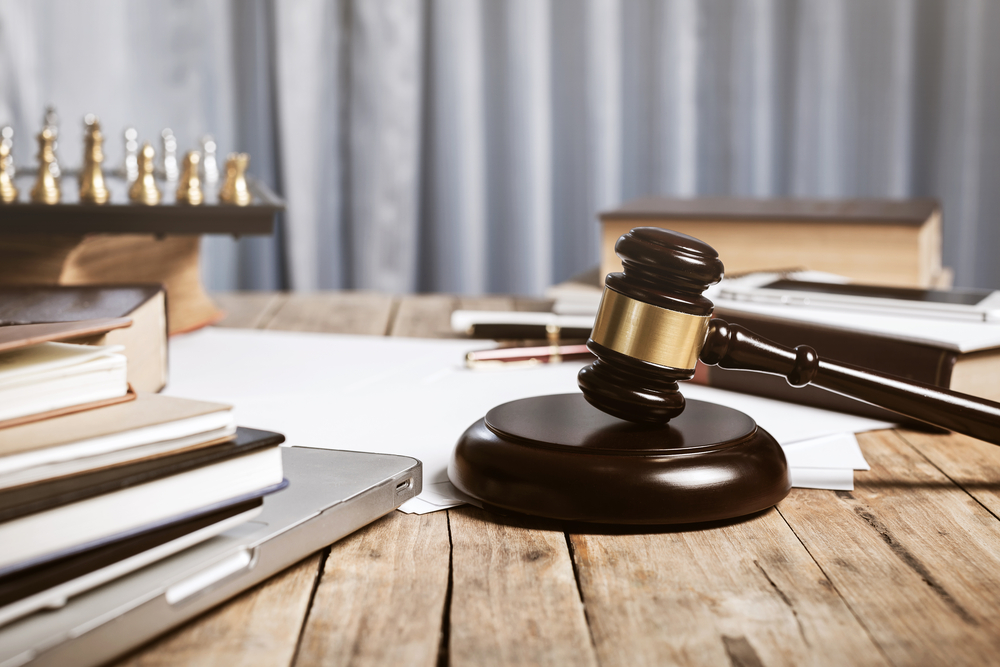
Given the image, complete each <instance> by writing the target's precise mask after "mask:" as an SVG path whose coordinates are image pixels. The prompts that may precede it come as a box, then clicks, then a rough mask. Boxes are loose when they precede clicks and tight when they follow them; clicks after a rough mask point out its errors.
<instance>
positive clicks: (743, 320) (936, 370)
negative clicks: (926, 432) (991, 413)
mask: <svg viewBox="0 0 1000 667" xmlns="http://www.w3.org/2000/svg"><path fill="white" fill-rule="evenodd" d="M714 316H715V317H720V318H722V319H724V320H726V321H727V322H730V323H732V324H739V325H742V326H744V327H746V328H748V329H750V330H751V331H753V332H754V333H756V334H759V335H761V336H763V337H764V338H768V339H770V340H772V341H774V342H775V343H779V344H781V345H786V346H788V347H795V346H796V345H809V346H810V347H812V348H814V349H815V350H816V352H817V353H818V354H819V355H820V357H821V358H824V359H830V360H835V361H842V362H844V363H848V364H853V365H855V366H862V367H864V368H870V369H872V370H876V371H881V372H883V373H890V374H892V375H897V376H899V377H903V378H906V379H909V380H916V381H917V382H925V383H928V384H933V385H935V386H938V387H942V388H944V389H951V390H954V391H960V392H962V393H966V394H972V395H973V396H979V397H982V398H988V399H991V400H994V401H998V400H1000V348H992V349H986V350H979V351H976V352H965V353H962V352H957V351H955V350H952V349H947V348H945V347H936V346H933V345H927V344H919V343H913V342H909V341H903V340H899V339H897V338H893V337H891V336H885V335H878V334H871V333H861V332H857V331H847V330H844V329H836V328H833V327H828V326H824V325H820V324H808V323H804V322H796V321H790V320H787V319H783V318H777V317H768V316H765V315H757V314H753V313H746V312H740V311H734V310H727V309H725V308H716V310H715V314H714ZM693 382H696V383H699V384H706V385H709V386H712V387H716V388H718V389H729V390H731V391H739V392H742V393H745V394H755V395H757V396H764V397H767V398H774V399H778V400H782V401H789V402H792V403H800V404H803V405H811V406H814V407H818V408H826V409H828V410H837V411H840V412H849V413H853V414H858V415H862V416H865V417H871V418H873V419H883V420H887V421H900V420H901V419H902V418H901V417H900V416H899V415H897V414H896V413H894V412H890V411H888V410H885V409H883V408H879V407H876V406H874V405H869V404H867V403H863V402H861V401H857V400H855V399H852V398H847V397H845V396H840V395H839V394H834V393H832V392H829V391H825V390H823V389H819V388H817V387H802V388H795V387H792V386H791V385H789V384H788V382H787V381H786V380H785V379H784V378H782V377H777V376H774V375H765V374H764V373H754V372H750V371H732V370H726V369H724V368H719V367H717V366H704V365H702V364H699V365H698V369H697V371H696V373H695V377H694V380H693Z"/></svg>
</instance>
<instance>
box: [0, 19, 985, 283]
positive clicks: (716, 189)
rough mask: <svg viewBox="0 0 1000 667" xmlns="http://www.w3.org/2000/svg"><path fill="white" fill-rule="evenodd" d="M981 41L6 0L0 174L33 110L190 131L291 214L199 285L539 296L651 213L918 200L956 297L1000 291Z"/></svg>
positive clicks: (214, 258) (864, 29) (822, 30)
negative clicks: (616, 231)
mask: <svg viewBox="0 0 1000 667" xmlns="http://www.w3.org/2000/svg"><path fill="white" fill-rule="evenodd" d="M998 29H1000V4H997V3H990V2H985V1H984V0H955V1H953V2H948V3H940V2H934V1H930V0H880V1H878V2H856V1H853V0H812V1H806V0H801V1H793V0H754V1H748V2H737V1H735V0H718V1H708V2H697V1H695V0H663V1H652V0H583V1H578V0H502V1H495V2H487V1H486V0H426V1H424V2H415V1H413V0H339V1H337V2H325V1H321V0H302V1H300V2H278V1H277V0H247V1H245V2H211V1H208V0H204V1H201V2H198V1H191V2H184V3H157V2H152V1H151V0H148V1H143V2H126V1H125V0H113V1H108V2H100V3H98V2H89V1H88V2H73V1H71V0H41V1H29V0H13V1H6V2H0V125H10V126H12V127H13V128H14V131H15V133H16V136H17V137H19V140H18V142H17V143H16V145H15V146H14V149H13V156H14V161H15V162H16V163H17V165H18V167H21V168H24V166H25V165H30V164H32V163H33V160H34V155H33V154H34V153H35V152H36V151H37V146H36V145H34V142H33V141H32V138H33V136H34V134H35V132H36V131H37V119H38V118H39V117H41V116H42V115H43V114H44V112H45V108H46V106H48V105H53V106H54V107H55V108H57V109H58V110H59V114H60V116H61V118H62V119H74V120H73V122H74V123H75V122H76V120H75V119H77V118H80V117H82V116H83V114H84V113H88V112H91V111H93V112H94V113H97V114H98V115H100V117H101V120H102V124H103V127H104V131H105V133H106V135H107V136H110V137H120V136H122V134H121V133H122V132H124V131H125V129H126V127H130V126H135V127H136V128H137V130H138V136H141V137H154V136H156V134H157V133H159V132H160V130H161V129H162V128H164V127H170V128H172V130H173V132H172V135H171V138H172V140H174V141H176V143H177V144H178V145H180V146H184V147H188V146H193V145H196V142H198V140H199V139H201V138H202V137H204V136H205V135H207V134H211V135H212V136H213V137H214V139H208V138H206V139H205V140H204V141H206V142H210V143H212V144H213V145H212V157H211V166H210V158H209V154H208V148H207V145H206V148H205V151H206V159H205V161H204V165H203V166H204V170H205V177H206V181H209V180H211V174H210V173H209V170H210V169H217V163H216V162H215V158H214V155H215V151H216V150H217V151H218V154H220V155H227V154H229V153H230V152H243V151H245V152H247V153H250V154H251V155H252V156H253V173H254V174H255V175H256V176H257V177H258V178H260V179H261V180H263V181H264V182H265V183H267V184H268V185H270V186H271V187H272V188H274V189H275V190H276V191H278V192H279V193H280V194H281V195H283V196H284V197H285V199H286V201H287V213H286V214H285V216H284V221H283V224H282V225H281V226H280V227H281V231H280V232H279V233H278V234H276V235H275V236H274V237H272V238H244V239H241V240H238V241H235V240H233V239H231V238H229V237H211V238H208V239H206V240H205V242H204V243H205V248H204V249H205V252H204V254H203V257H204V260H203V261H204V262H205V266H204V269H205V276H206V282H207V283H208V285H209V286H210V287H212V288H216V289H225V288H237V287H240V288H265V289H273V288H292V289H303V290H308V289H317V288H340V287H353V288H371V289H379V290H385V291H391V292H410V291H448V292H460V293H462V292H464V293H482V292H507V293H526V294H538V293H540V292H541V291H542V290H543V289H544V288H545V287H546V286H547V285H550V284H552V283H553V282H559V281H562V280H565V279H566V278H567V277H569V276H570V275H573V274H575V273H578V272H580V271H583V270H586V269H588V268H590V267H592V266H593V265H594V264H595V263H596V262H597V258H598V254H599V250H598V249H599V227H598V224H597V222H596V213H597V212H598V211H600V210H604V209H609V208H613V207H615V206H617V205H618V204H619V203H621V202H622V201H625V200H628V199H632V198H635V197H638V196H645V195H664V196H674V197H691V196H700V195H734V196H745V197H746V196H749V197H780V196H796V197H811V198H844V197H891V198H896V197H935V198H937V199H939V200H940V201H941V202H942V214H943V230H944V263H945V265H947V266H951V267H953V268H954V270H955V283H956V284H957V285H960V286H980V287H1000V263H998V262H996V261H995V248H997V247H1000V188H997V187H996V186H995V185H994V183H993V180H995V176H990V175H991V174H997V173H1000V78H998V77H996V75H995V73H996V72H997V71H998V65H1000V42H998V41H997V40H993V39H989V38H988V36H989V35H991V34H994V33H996V31H997V30H998ZM81 54H85V56H86V57H81ZM55 122H57V121H55V120H53V124H54V123H55ZM77 135H79V133H77V132H62V133H60V134H59V135H58V141H59V147H58V154H59V158H60V160H61V161H62V162H61V164H60V166H61V167H62V168H72V169H76V168H78V166H79V165H77V164H75V163H73V164H67V163H68V162H70V161H71V160H76V159H78V158H77V156H79V155H82V146H81V145H78V144H79V142H81V140H82V138H81V137H80V136H77ZM216 147H217V149H216ZM105 154H106V155H107V164H110V165H119V164H123V163H125V161H126V159H127V158H126V155H125V153H124V146H123V145H122V142H121V141H108V142H106V144H105ZM130 159H134V156H133V157H131V158H130ZM57 164H59V163H57Z"/></svg>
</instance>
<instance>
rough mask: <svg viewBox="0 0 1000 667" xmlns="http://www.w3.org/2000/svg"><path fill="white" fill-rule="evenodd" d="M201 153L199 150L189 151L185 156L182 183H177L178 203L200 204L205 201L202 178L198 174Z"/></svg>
mask: <svg viewBox="0 0 1000 667" xmlns="http://www.w3.org/2000/svg"><path fill="white" fill-rule="evenodd" d="M200 161H201V155H200V154H199V153H198V151H188V152H187V154H186V155H185V156H184V162H183V166H182V168H181V176H180V183H178V185H177V203H178V204H190V205H191V206H198V205H200V204H201V203H202V202H204V201H205V195H204V193H202V191H201V178H199V176H198V163H199V162H200Z"/></svg>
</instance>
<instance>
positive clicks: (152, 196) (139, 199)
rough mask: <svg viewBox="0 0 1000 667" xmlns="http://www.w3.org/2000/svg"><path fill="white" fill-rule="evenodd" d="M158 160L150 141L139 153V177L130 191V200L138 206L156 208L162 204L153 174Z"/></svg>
mask: <svg viewBox="0 0 1000 667" xmlns="http://www.w3.org/2000/svg"><path fill="white" fill-rule="evenodd" d="M155 158H156V151H155V150H153V146H152V144H150V143H149V142H148V141H147V142H146V143H144V144H143V145H142V150H141V151H139V156H138V166H139V177H138V178H136V179H135V182H134V183H132V186H131V187H130V188H129V189H128V198H129V199H131V200H132V201H133V202H135V203H137V204H146V205H147V206H156V205H157V204H159V203H160V197H161V194H160V188H158V187H157V186H156V176H154V174H153V169H154V166H155V165H154V164H153V160H154V159H155Z"/></svg>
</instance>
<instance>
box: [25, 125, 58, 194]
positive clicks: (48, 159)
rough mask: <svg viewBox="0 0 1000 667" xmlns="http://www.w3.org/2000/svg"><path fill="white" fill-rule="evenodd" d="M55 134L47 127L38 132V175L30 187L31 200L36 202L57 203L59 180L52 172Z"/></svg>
mask: <svg viewBox="0 0 1000 667" xmlns="http://www.w3.org/2000/svg"><path fill="white" fill-rule="evenodd" d="M55 140H56V139H55V135H54V134H53V133H52V130H51V129H50V128H48V127H46V128H44V129H42V131H41V132H40V133H39V134H38V177H37V178H36V179H35V185H34V186H33V187H32V188H31V201H33V202H35V203H38V204H58V203H59V199H60V192H59V180H58V179H57V178H56V177H55V176H54V175H53V173H52V171H53V170H52V164H53V163H54V162H55V159H56V156H55V149H54V144H55Z"/></svg>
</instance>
